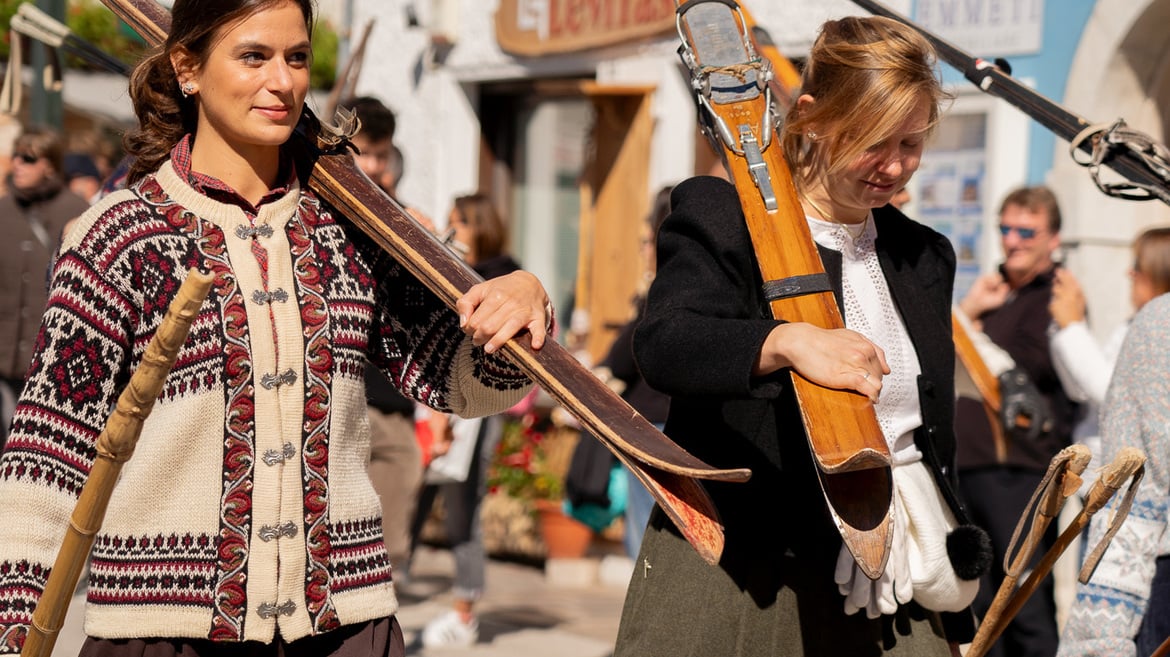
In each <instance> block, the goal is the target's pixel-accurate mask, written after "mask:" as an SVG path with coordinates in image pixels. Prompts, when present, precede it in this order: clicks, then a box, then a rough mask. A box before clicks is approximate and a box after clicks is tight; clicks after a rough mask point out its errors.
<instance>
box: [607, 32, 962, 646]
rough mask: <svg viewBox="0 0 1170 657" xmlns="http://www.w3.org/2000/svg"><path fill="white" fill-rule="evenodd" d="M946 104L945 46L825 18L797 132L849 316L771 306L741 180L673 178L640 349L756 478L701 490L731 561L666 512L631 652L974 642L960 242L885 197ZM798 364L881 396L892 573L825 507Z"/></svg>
mask: <svg viewBox="0 0 1170 657" xmlns="http://www.w3.org/2000/svg"><path fill="white" fill-rule="evenodd" d="M944 99H945V93H944V92H943V89H942V86H941V83H940V81H939V79H938V76H937V72H936V71H935V68H934V53H933V50H932V48H931V46H930V44H929V43H927V42H926V40H924V39H923V38H922V37H921V36H919V35H918V34H917V33H916V32H915V31H914V30H913V29H911V28H909V27H906V26H904V25H901V24H900V23H896V22H894V21H891V20H887V19H883V18H876V17H867V18H844V19H841V20H834V21H829V22H827V23H825V25H824V26H823V27H822V29H821V33H820V35H819V36H818V38H817V39H816V41H815V43H814V44H813V47H812V50H811V52H810V54H809V59H808V63H807V64H806V66H805V69H804V73H803V79H802V83H801V93H800V96H799V98H798V100H797V102H796V103H795V104H794V106H793V108H792V109H791V110H790V111H789V113H788V116H787V117H786V119H785V121H784V123H783V125H784V129H783V134H782V144H783V148H784V152H785V156H786V159H787V160H788V163H789V165H790V167H791V169H792V172H793V176H794V182H795V183H796V188H797V191H798V193H799V196H800V200H801V203H802V205H803V209H804V215H805V216H804V217H802V218H801V220H804V221H807V223H808V226H809V229H810V232H811V233H812V237H813V239H814V241H815V242H816V247H817V250H818V252H819V254H820V257H821V260H822V261H823V262H824V264H825V268H826V270H827V273H828V275H829V277H830V280H831V281H832V283H833V287H834V291H835V292H836V298H837V299H838V302H839V304H840V305H841V307H842V308H841V309H842V315H843V317H844V319H845V325H846V327H847V328H844V329H825V328H821V327H817V326H814V325H811V324H808V323H804V322H798V321H785V318H783V317H779V318H775V319H773V318H772V317H771V316H770V314H769V313H768V312H767V308H768V305H767V303H766V301H765V300H764V298H763V292H762V289H761V288H762V281H761V275H760V272H759V267H758V265H757V262H756V257H755V253H754V251H753V249H752V245H751V240H750V236H749V234H748V230H747V228H746V226H745V222H744V219H743V216H742V209H741V206H740V202H739V197H738V195H737V193H736V190H735V189H734V188H733V187H732V186H731V185H729V184H727V183H726V182H724V181H722V180H719V179H716V178H710V177H699V178H693V179H691V180H688V181H685V182H683V183H680V184H679V185H677V186H676V187H675V190H674V193H673V195H672V197H671V214H670V216H669V217H668V218H667V219H666V221H665V223H663V225H662V228H661V230H660V231H659V237H658V269H657V274H656V277H655V279H654V283H653V284H652V285H651V287H650V293H649V297H648V299H647V303H646V311H645V318H644V319H643V321H642V324H641V326H640V327H639V328H638V329H637V330H636V331H635V333H634V353H635V356H636V359H637V361H638V365H639V367H640V369H641V371H642V374H643V376H645V378H646V381H647V382H648V383H649V384H650V385H651V386H653V387H654V388H656V389H658V390H661V391H662V392H665V393H667V394H669V395H670V396H671V400H670V411H669V415H668V419H667V421H666V434H667V435H669V436H670V437H671V438H673V439H674V440H675V441H677V442H678V443H679V444H680V445H682V446H684V447H685V448H686V449H688V450H689V451H691V452H692V453H693V454H695V455H696V456H698V457H699V458H701V459H704V460H705V461H707V462H708V463H712V464H718V465H719V466H721V467H745V466H746V467H750V468H751V470H752V478H751V481H749V482H748V483H746V484H721V483H719V482H708V483H706V484H705V486H706V487H707V488H708V490H709V491H710V492H711V495H712V497H713V498H714V499H715V502H716V505H717V506H718V508H719V511H720V514H721V515H722V519H723V522H724V525H725V532H726V544H725V546H724V550H723V555H722V558H721V560H720V562H719V564H718V565H716V566H714V567H712V566H709V565H707V564H706V563H705V562H704V561H703V560H702V559H701V558H700V557H699V556H698V554H696V552H695V551H694V550H693V549H692V548H691V547H690V546H689V545H688V544H687V542H686V541H685V540H684V539H683V538H682V537H681V536H680V535H679V533H678V531H677V530H676V529H675V528H674V527H673V526H672V524H671V522H670V520H669V519H668V518H667V517H666V515H665V514H664V513H663V512H662V511H661V510H660V509H656V510H655V511H654V512H653V513H652V515H651V519H650V524H649V526H648V527H647V529H646V534H645V538H644V539H643V541H642V550H641V553H640V554H639V556H638V561H637V564H636V567H635V569H634V575H633V577H632V579H631V581H630V590H629V593H628V595H627V598H626V606H625V610H624V612H623V615H622V622H621V628H620V629H619V632H618V640H617V650H616V652H615V655H616V656H618V657H627V656H629V657H634V656H637V657H648V656H655V655H662V656H667V655H669V656H671V657H677V656H678V655H723V656H753V657H754V656H759V657H765V656H768V657H771V656H773V655H786V656H790V657H791V656H798V655H817V656H820V655H877V654H896V655H947V654H956V655H957V654H958V644H959V643H960V642H965V641H969V640H970V639H971V638H972V636H973V630H974V619H973V616H972V614H971V611H970V609H969V608H968V605H969V604H970V602H971V600H972V599H973V598H974V595H975V591H976V590H977V588H978V581H977V577H978V575H977V573H973V572H972V571H975V570H977V569H976V568H974V567H970V565H969V564H958V563H957V564H952V563H951V561H950V559H948V555H947V548H948V540H947V534H948V532H950V531H952V530H953V529H954V528H955V527H956V526H957V525H958V524H959V523H960V522H962V521H963V520H964V514H963V509H962V508H961V507H960V505H959V504H958V501H957V496H956V494H955V490H956V488H957V486H956V482H955V480H954V469H953V467H952V466H953V456H954V449H955V443H954V433H953V428H952V419H953V411H954V371H953V367H954V345H953V343H952V341H951V328H950V327H951V324H950V321H951V320H950V307H951V294H952V286H953V281H954V273H955V255H954V251H953V250H952V248H951V245H950V244H949V243H948V242H947V240H946V238H945V237H943V236H942V235H940V234H939V233H937V232H935V231H933V230H931V229H929V228H927V227H925V226H923V225H921V224H918V223H915V222H914V221H912V220H910V219H908V218H907V217H906V216H905V215H903V214H902V213H901V212H900V211H898V210H897V209H895V208H894V207H893V206H891V205H889V203H890V200H891V198H892V197H893V196H894V194H895V193H896V192H897V191H898V190H899V189H901V188H902V187H903V186H905V184H906V183H907V181H908V180H909V179H910V177H911V176H912V175H913V174H914V172H915V170H916V169H917V168H918V164H919V159H920V157H921V155H922V151H923V147H924V144H925V142H926V139H927V137H928V136H929V135H930V133H931V131H932V129H933V128H934V127H935V126H936V124H937V123H938V119H939V113H940V104H941V102H942V101H943V100H944ZM790 371H795V372H797V373H799V374H801V375H802V376H804V377H806V378H808V379H809V380H811V381H813V382H815V383H818V384H820V385H823V386H826V387H830V388H837V389H845V390H852V391H855V392H857V393H859V394H861V395H865V396H866V397H868V398H870V399H871V400H873V401H874V402H880V403H877V405H876V407H875V410H876V412H877V419H878V423H879V425H880V426H881V429H882V433H883V435H884V436H885V439H886V442H887V444H888V445H889V448H890V453H891V455H892V458H893V463H894V468H893V478H894V483H895V493H894V496H895V506H896V510H895V513H894V516H893V520H894V523H893V530H892V547H891V550H890V556H889V561H888V564H887V565H886V568H885V571H884V573H883V574H882V575H881V577H880V578H878V579H877V580H872V581H871V580H870V579H869V578H867V577H866V576H865V575H864V574H863V573H862V572H861V571H860V569H858V568H857V567H856V565H855V564H854V562H853V558H852V556H851V555H850V554H849V552H848V551H847V550H846V549H845V548H844V546H843V545H842V542H841V538H840V535H839V534H838V532H837V531H836V529H835V527H834V524H833V520H832V518H831V517H830V515H829V513H828V510H827V508H826V505H825V503H824V500H823V497H822V493H821V490H820V485H819V483H818V481H817V476H816V474H815V471H814V468H815V467H816V466H815V465H814V464H813V463H812V459H811V457H810V453H809V446H808V443H807V439H806V438H805V436H804V431H803V423H802V419H801V415H800V409H799V408H798V406H797V404H796V402H795V399H794V397H793V393H792V391H791V390H790V388H791V379H790V376H789V374H790ZM960 570H961V571H963V572H964V575H963V576H960V575H958V574H957V573H956V571H960ZM972 574H974V575H975V579H974V580H972V579H970V578H971V576H972Z"/></svg>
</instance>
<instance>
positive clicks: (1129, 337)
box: [1058, 294, 1170, 657]
mask: <svg viewBox="0 0 1170 657" xmlns="http://www.w3.org/2000/svg"><path fill="white" fill-rule="evenodd" d="M1168 342H1170V294H1163V295H1162V296H1160V297H1158V298H1156V299H1154V300H1153V301H1150V302H1149V303H1147V304H1146V305H1145V306H1143V307H1142V309H1141V312H1139V313H1138V314H1137V315H1135V316H1134V319H1133V323H1132V324H1131V326H1130V329H1129V333H1128V334H1126V338H1125V343H1124V344H1123V345H1122V347H1121V353H1120V354H1119V355H1118V359H1117V367H1116V368H1115V369H1114V370H1113V380H1112V382H1111V383H1110V384H1109V392H1108V393H1107V394H1106V397H1105V406H1104V409H1103V417H1102V422H1101V430H1102V431H1101V445H1102V451H1103V453H1104V454H1103V456H1104V459H1103V460H1102V464H1104V463H1109V462H1110V461H1112V460H1113V458H1114V457H1115V456H1116V455H1117V452H1118V451H1119V450H1120V448H1121V447H1123V446H1126V445H1130V446H1134V447H1137V448H1138V449H1140V450H1142V451H1143V452H1145V454H1146V457H1147V461H1146V476H1145V478H1144V479H1143V480H1142V483H1141V485H1140V486H1139V487H1138V493H1137V497H1136V498H1135V499H1134V504H1133V508H1132V509H1130V512H1129V515H1128V516H1127V517H1126V518H1125V524H1124V525H1123V526H1122V527H1121V530H1120V531H1119V532H1118V533H1117V536H1115V537H1114V539H1113V542H1112V543H1110V545H1109V549H1108V550H1106V551H1105V556H1104V558H1103V559H1102V560H1101V563H1100V565H1099V566H1098V567H1097V570H1096V572H1095V573H1094V574H1093V577H1092V579H1091V580H1089V583H1088V584H1080V585H1078V586H1077V598H1076V602H1075V603H1074V604H1073V608H1072V611H1071V613H1070V615H1069V619H1068V622H1066V623H1065V626H1064V633H1063V634H1062V635H1061V637H1060V650H1059V652H1058V655H1060V656H1061V657H1074V656H1075V657H1088V656H1097V657H1133V656H1134V655H1135V654H1136V652H1137V647H1136V645H1135V643H1134V637H1136V636H1137V634H1138V629H1139V628H1140V627H1141V624H1142V619H1143V617H1144V616H1145V614H1146V610H1147V608H1148V605H1149V599H1150V590H1151V585H1152V583H1153V581H1154V570H1155V567H1154V561H1155V559H1157V558H1158V557H1162V556H1167V555H1170V518H1168V516H1167V507H1168V506H1170V402H1168V401H1167V400H1170V351H1168V350H1167V349H1166V344H1167V343H1168ZM1094 465H1096V464H1094ZM1121 496H1122V495H1121V492H1119V493H1118V494H1117V495H1116V496H1115V497H1114V499H1113V502H1111V503H1110V506H1108V507H1106V508H1105V509H1103V510H1101V511H1100V512H1098V513H1097V514H1096V515H1095V516H1093V523H1092V526H1091V529H1090V532H1089V544H1090V545H1096V544H1097V543H1098V542H1099V541H1100V540H1101V537H1102V536H1103V535H1104V532H1105V525H1106V524H1107V521H1108V520H1109V517H1110V516H1111V515H1112V513H1113V509H1114V508H1115V507H1116V506H1117V504H1116V503H1117V501H1118V500H1119V499H1120V498H1121ZM1158 638H1159V639H1160V637H1158Z"/></svg>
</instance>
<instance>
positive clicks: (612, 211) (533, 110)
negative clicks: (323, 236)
mask: <svg viewBox="0 0 1170 657" xmlns="http://www.w3.org/2000/svg"><path fill="white" fill-rule="evenodd" d="M343 1H344V3H345V6H344V8H343V9H344V11H343V15H345V16H347V17H348V18H349V20H350V29H351V34H358V33H360V32H361V31H362V30H363V28H364V26H365V25H366V24H367V23H368V22H369V21H372V22H373V23H372V30H371V36H370V39H369V42H368V43H367V46H366V55H365V58H364V62H363V66H362V69H361V76H360V77H359V79H358V83H357V92H358V93H359V94H369V95H375V96H377V97H379V98H381V99H382V100H384V101H385V102H386V103H387V104H388V105H389V106H390V107H391V108H393V109H394V110H395V112H396V113H397V115H398V119H399V131H398V135H397V137H396V142H397V143H398V145H399V147H400V148H401V149H402V150H403V152H404V154H405V158H406V169H405V176H404V180H403V182H402V185H401V187H400V192H401V195H402V196H403V198H404V199H405V200H406V201H407V202H409V203H410V204H413V205H415V206H418V207H419V208H421V209H423V210H424V211H426V212H427V213H428V214H430V215H431V216H433V217H434V218H435V219H436V221H437V222H438V223H440V224H442V223H443V221H444V220H445V217H446V214H447V212H448V211H449V209H450V205H451V199H452V198H453V197H454V196H456V195H458V194H463V193H468V192H471V191H475V190H483V191H486V192H488V193H489V194H491V195H492V197H493V198H494V199H495V200H496V202H497V204H498V205H499V206H500V208H501V209H502V210H503V211H504V212H505V214H506V215H507V216H508V219H509V222H510V226H511V231H512V235H511V247H512V250H513V252H514V253H515V255H517V256H518V258H519V259H520V260H521V262H522V263H523V264H524V266H525V267H526V268H528V269H530V270H532V271H533V272H534V273H536V274H537V275H538V276H540V277H541V279H542V280H543V281H544V282H545V285H546V286H547V287H548V288H549V289H550V291H551V292H552V293H553V295H554V301H555V302H556V303H557V305H558V308H559V309H560V313H561V316H562V318H563V317H565V316H566V315H567V312H568V309H569V308H570V307H572V306H576V307H578V308H579V309H583V310H586V311H588V315H587V316H586V317H584V318H582V317H579V318H578V319H579V321H580V322H581V326H582V327H586V326H587V328H588V333H589V334H590V335H591V336H593V337H592V338H591V342H590V344H589V351H590V352H591V353H593V354H594V355H598V354H599V353H600V352H601V351H602V350H603V349H604V346H605V345H606V344H608V338H609V337H611V336H612V331H613V327H615V326H617V325H620V323H621V322H622V321H624V319H625V318H626V316H627V315H628V307H629V297H630V295H631V294H632V293H633V290H634V289H635V287H636V281H635V280H634V279H635V278H636V264H633V263H636V261H637V249H638V246H637V245H638V230H639V228H640V224H641V221H642V220H643V218H644V216H645V214H646V212H647V210H648V208H649V202H650V199H651V198H652V196H653V195H654V193H655V192H656V191H657V190H658V189H660V188H661V187H662V186H664V185H669V184H673V183H675V182H678V181H679V180H682V179H684V178H686V177H689V176H691V175H695V174H696V173H703V172H705V171H707V170H709V168H710V166H711V164H712V156H711V154H710V150H709V149H708V147H707V146H706V144H705V142H704V140H703V139H702V137H701V136H700V135H699V134H698V132H697V130H696V127H695V126H696V114H695V104H694V100H693V98H692V96H691V93H690V88H689V80H688V79H687V78H686V75H685V73H684V71H683V69H682V67H681V66H680V64H679V59H678V56H677V54H676V52H675V50H676V48H677V46H678V43H679V39H678V36H677V34H676V33H675V31H674V27H673V8H674V3H673V2H672V1H671V0H609V1H608V2H606V1H601V0H599V1H598V2H583V1H580V0H486V1H485V0H390V1H389V2H388V1H386V0H343ZM885 4H886V5H887V6H889V7H890V8H891V9H893V10H894V11H897V12H899V13H902V14H904V15H908V16H910V17H911V18H913V19H914V20H915V21H916V22H918V23H920V24H922V25H924V26H926V27H928V29H931V30H932V31H934V32H936V33H937V34H939V35H940V36H942V37H944V38H946V39H947V40H949V41H951V42H952V43H955V44H956V45H957V46H959V47H960V48H962V49H964V50H966V51H967V52H970V53H972V54H973V55H977V56H979V57H982V58H985V59H991V58H994V57H1004V58H1006V59H1008V60H1009V61H1010V62H1011V64H1012V66H1013V72H1014V75H1015V76H1016V77H1017V78H1019V79H1021V80H1023V81H1025V82H1026V83H1027V84H1029V85H1030V86H1033V87H1034V88H1036V89H1037V90H1038V91H1039V92H1040V93H1042V94H1044V95H1045V96H1047V97H1049V98H1052V99H1054V100H1057V101H1058V102H1061V103H1062V104H1064V105H1065V106H1066V107H1067V108H1068V109H1070V110H1071V111H1072V112H1073V113H1075V114H1078V115H1081V116H1083V117H1085V118H1086V119H1088V120H1090V121H1112V120H1114V119H1116V118H1119V117H1124V118H1125V119H1126V121H1127V122H1128V123H1129V124H1130V125H1131V126H1132V127H1135V128H1138V129H1141V130H1143V131H1146V132H1147V133H1148V134H1149V135H1150V136H1151V137H1153V138H1154V139H1155V140H1158V141H1163V142H1164V140H1165V127H1166V125H1165V124H1166V122H1167V118H1166V116H1167V115H1166V112H1165V111H1164V109H1163V106H1164V105H1165V103H1166V102H1167V100H1170V73H1167V70H1168V67H1167V63H1168V62H1170V56H1168V55H1167V51H1166V49H1165V48H1164V43H1165V40H1164V39H1163V38H1161V37H1159V36H1158V33H1159V29H1160V28H1159V27H1158V26H1160V25H1165V24H1166V19H1167V18H1168V14H1170V0H1096V1H1094V0H900V1H894V0H891V1H889V2H886V3H885ZM747 8H748V9H750V10H751V11H752V12H753V13H754V15H755V18H756V20H757V21H758V23H759V24H760V25H761V26H763V27H765V28H767V29H768V31H769V32H770V33H771V35H772V36H773V38H774V39H775V41H776V43H777V45H778V46H779V48H780V50H781V52H783V53H784V54H785V55H786V56H788V57H790V58H793V59H796V60H799V59H800V58H802V57H803V55H804V54H805V53H807V50H808V47H809V45H810V44H811V42H812V40H813V39H814V37H815V35H816V30H817V27H818V26H819V25H820V24H821V22H823V21H824V20H825V19H826V18H829V17H832V16H839V15H845V14H851V13H864V11H862V10H861V9H859V8H858V7H857V6H855V5H854V4H853V3H852V2H848V1H846V0H834V1H832V2H828V1H822V0H789V1H786V2H782V3H779V2H757V3H754V4H752V5H748V7H747ZM942 69H943V70H944V76H945V79H946V81H947V82H948V85H949V87H950V88H951V90H952V91H953V92H954V94H955V96H956V98H955V101H954V103H953V104H952V106H951V108H950V109H949V111H948V113H947V114H946V116H945V118H944V121H943V123H942V125H941V126H940V130H939V135H938V138H937V139H936V140H935V141H934V142H933V143H932V144H931V145H930V147H929V149H928V154H927V156H926V158H925V159H924V163H923V167H922V170H921V171H920V173H919V174H918V176H916V179H915V181H914V186H913V188H912V189H911V192H912V195H913V196H914V199H915V200H914V201H913V202H912V204H911V206H910V214H911V215H912V216H915V217H917V218H919V219H920V220H922V221H924V222H926V223H930V224H932V225H934V226H936V227H937V228H939V229H940V230H942V231H943V232H945V233H947V234H948V235H950V236H951V238H952V241H953V242H954V243H955V246H956V251H957V252H958V254H959V258H960V276H959V281H958V285H957V287H958V289H959V291H960V292H961V291H962V290H964V289H965V287H966V286H967V285H969V283H970V280H972V279H973V278H974V277H975V276H976V275H978V273H980V272H982V271H987V270H989V269H990V268H992V267H994V265H995V263H996V262H998V260H999V259H1000V257H1001V254H1000V253H999V252H998V248H999V247H998V233H997V231H996V230H995V225H996V222H997V219H996V210H997V204H998V201H999V199H1000V198H1002V196H1003V195H1004V194H1005V193H1006V192H1007V191H1009V190H1010V189H1011V188H1013V187H1016V186H1018V185H1021V184H1039V183H1046V184H1049V185H1051V186H1052V187H1054V188H1055V189H1056V191H1057V194H1058V197H1059V198H1060V200H1061V201H1062V205H1063V208H1064V213H1065V228H1064V231H1063V233H1064V238H1065V240H1066V242H1068V244H1069V248H1067V249H1066V263H1067V266H1069V267H1070V268H1071V269H1073V270H1074V273H1076V274H1078V275H1079V277H1080V278H1081V279H1082V281H1083V282H1084V284H1085V287H1086V290H1087V293H1088V295H1089V301H1090V307H1091V313H1092V316H1093V320H1094V321H1093V324H1094V330H1095V331H1096V332H1097V333H1098V334H1099V335H1105V334H1107V333H1108V332H1109V331H1111V330H1112V328H1113V327H1115V326H1116V325H1117V323H1118V322H1120V321H1123V320H1124V319H1125V318H1126V317H1127V316H1128V315H1129V313H1130V311H1129V309H1128V308H1127V305H1128V295H1127V294H1118V293H1117V290H1118V289H1119V288H1121V287H1123V286H1124V285H1126V283H1125V271H1126V268H1127V267H1128V265H1129V264H1130V262H1131V256H1130V253H1129V250H1128V243H1129V241H1130V240H1131V239H1132V237H1133V236H1134V235H1135V234H1136V233H1137V232H1138V231H1139V230H1141V229H1142V228H1144V227H1146V226H1148V225H1151V224H1154V223H1158V222H1163V223H1170V210H1168V209H1167V207H1166V206H1165V205H1164V204H1162V203H1158V202H1156V201H1155V202H1150V203H1136V202H1132V201H1123V200H1117V199H1112V198H1109V197H1106V196H1104V195H1103V194H1101V193H1100V192H1099V191H1097V190H1096V189H1095V188H1094V187H1093V185H1092V182H1091V180H1090V178H1089V176H1088V173H1087V172H1086V171H1085V170H1084V169H1083V168H1082V167H1080V166H1078V165H1076V164H1074V163H1072V161H1071V160H1070V158H1069V156H1068V146H1067V144H1066V143H1065V142H1063V141H1060V140H1057V139H1054V138H1053V137H1052V136H1051V135H1049V134H1048V132H1047V131H1046V130H1045V129H1044V128H1043V127H1041V126H1040V125H1039V124H1037V123H1035V122H1034V121H1032V120H1031V119H1029V118H1028V117H1026V116H1025V115H1024V114H1022V113H1021V112H1020V111H1018V110H1016V109H1015V108H1013V107H1011V106H1010V105H1008V104H1007V103H1006V102H1004V101H1002V100H999V99H996V98H993V97H991V96H989V95H986V94H984V93H982V92H981V91H979V90H978V89H977V88H975V87H974V86H973V85H971V84H970V83H968V82H967V81H966V80H964V79H963V78H962V76H961V75H960V74H958V73H957V72H955V71H954V70H953V69H950V68H949V67H948V66H946V65H945V64H944V65H942Z"/></svg>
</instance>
